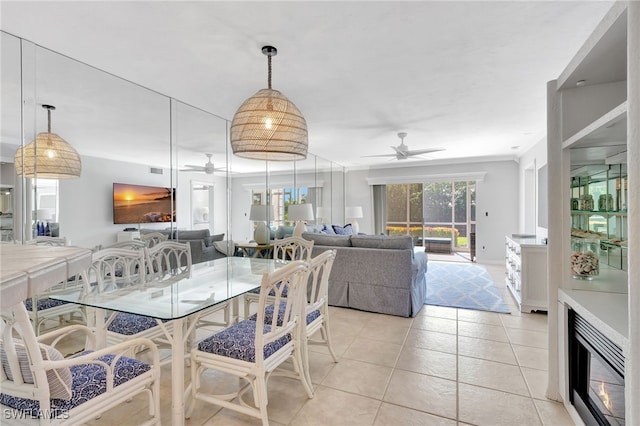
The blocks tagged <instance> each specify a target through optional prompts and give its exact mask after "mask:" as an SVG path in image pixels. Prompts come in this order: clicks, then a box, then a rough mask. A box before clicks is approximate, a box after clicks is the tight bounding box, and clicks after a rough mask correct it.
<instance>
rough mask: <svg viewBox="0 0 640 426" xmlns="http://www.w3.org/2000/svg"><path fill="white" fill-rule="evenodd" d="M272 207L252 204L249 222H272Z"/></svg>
mask: <svg viewBox="0 0 640 426" xmlns="http://www.w3.org/2000/svg"><path fill="white" fill-rule="evenodd" d="M273 207H274V206H267V205H264V204H252V205H251V210H250V211H249V220H251V221H254V222H264V221H267V220H273V219H274V218H275V215H276V214H275V209H274V208H273Z"/></svg>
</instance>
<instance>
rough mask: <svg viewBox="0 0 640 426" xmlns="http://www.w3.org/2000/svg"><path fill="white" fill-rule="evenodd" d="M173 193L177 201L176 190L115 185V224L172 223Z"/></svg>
mask: <svg viewBox="0 0 640 426" xmlns="http://www.w3.org/2000/svg"><path fill="white" fill-rule="evenodd" d="M172 192H173V193H174V199H175V189H173V190H172V189H171V188H162V187H156V186H142V185H127V184H120V183H114V184H113V222H114V223H149V222H171V195H172ZM173 220H174V221H175V212H174V215H173Z"/></svg>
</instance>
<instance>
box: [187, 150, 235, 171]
mask: <svg viewBox="0 0 640 426" xmlns="http://www.w3.org/2000/svg"><path fill="white" fill-rule="evenodd" d="M205 155H206V156H207V159H208V161H207V162H206V163H205V164H204V166H193V165H191V164H185V165H184V166H185V167H187V168H186V169H182V170H180V171H181V172H205V173H206V174H208V175H212V174H213V172H221V171H225V170H226V169H225V168H221V167H217V168H216V167H214V166H213V163H212V162H211V157H212V155H213V154H205Z"/></svg>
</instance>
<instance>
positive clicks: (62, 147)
mask: <svg viewBox="0 0 640 426" xmlns="http://www.w3.org/2000/svg"><path fill="white" fill-rule="evenodd" d="M42 108H44V109H46V110H47V131H46V132H42V133H38V135H37V136H36V138H35V140H33V141H31V142H30V143H28V144H27V145H25V147H24V150H23V148H22V147H20V148H18V150H17V151H16V155H15V159H14V166H15V169H16V173H17V174H18V176H22V175H23V174H24V176H26V177H28V178H35V177H38V178H41V179H71V178H77V177H80V172H81V170H82V164H81V162H80V156H79V155H78V153H77V152H76V150H75V149H73V147H72V146H71V145H69V144H68V143H67V142H66V141H65V140H64V139H62V138H61V137H60V136H58V135H56V134H55V133H51V111H52V110H54V109H56V107H54V106H51V105H42ZM23 161H24V163H23Z"/></svg>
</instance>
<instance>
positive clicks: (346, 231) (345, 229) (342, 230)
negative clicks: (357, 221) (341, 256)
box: [331, 223, 353, 235]
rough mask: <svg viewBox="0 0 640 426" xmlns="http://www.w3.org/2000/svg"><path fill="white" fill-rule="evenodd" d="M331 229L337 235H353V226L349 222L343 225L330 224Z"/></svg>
mask: <svg viewBox="0 0 640 426" xmlns="http://www.w3.org/2000/svg"><path fill="white" fill-rule="evenodd" d="M331 227H332V228H333V231H334V232H335V233H336V234H338V235H353V228H352V227H351V224H350V223H347V224H346V225H345V226H340V225H331Z"/></svg>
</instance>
